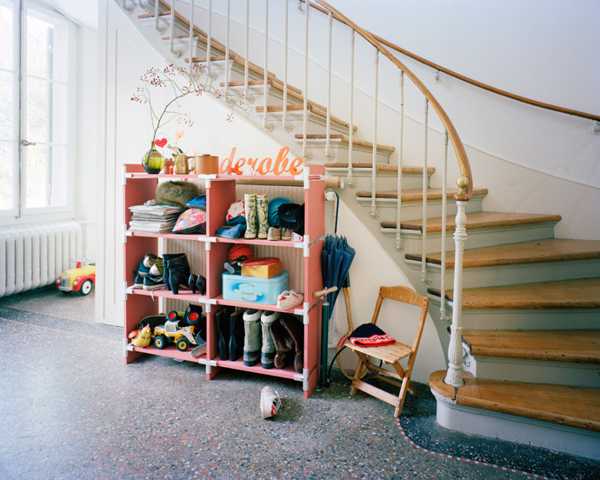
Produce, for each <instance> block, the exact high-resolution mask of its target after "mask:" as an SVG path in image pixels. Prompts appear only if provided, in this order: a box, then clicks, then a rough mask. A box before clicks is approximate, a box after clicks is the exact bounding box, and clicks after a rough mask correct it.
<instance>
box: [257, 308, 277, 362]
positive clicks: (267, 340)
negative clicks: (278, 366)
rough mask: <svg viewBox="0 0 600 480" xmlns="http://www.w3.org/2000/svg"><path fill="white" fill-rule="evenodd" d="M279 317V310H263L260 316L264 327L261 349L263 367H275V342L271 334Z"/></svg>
mask: <svg viewBox="0 0 600 480" xmlns="http://www.w3.org/2000/svg"><path fill="white" fill-rule="evenodd" d="M278 318H279V313H277V312H263V313H262V315H261V317H260V324H261V327H262V346H261V349H260V364H261V365H262V367H263V368H273V360H274V359H275V342H273V336H272V335H271V325H272V324H273V322H274V321H275V320H277V319H278Z"/></svg>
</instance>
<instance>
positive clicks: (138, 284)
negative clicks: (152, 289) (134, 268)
mask: <svg viewBox="0 0 600 480" xmlns="http://www.w3.org/2000/svg"><path fill="white" fill-rule="evenodd" d="M143 287H144V277H143V276H142V275H141V274H139V273H136V274H135V278H134V279H133V288H143Z"/></svg>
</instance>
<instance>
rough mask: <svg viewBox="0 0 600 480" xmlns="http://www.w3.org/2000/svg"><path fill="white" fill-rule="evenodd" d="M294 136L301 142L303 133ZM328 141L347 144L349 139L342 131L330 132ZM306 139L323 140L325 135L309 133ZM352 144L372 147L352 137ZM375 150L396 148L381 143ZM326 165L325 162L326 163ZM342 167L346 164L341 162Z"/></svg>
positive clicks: (369, 143) (388, 150) (364, 141)
mask: <svg viewBox="0 0 600 480" xmlns="http://www.w3.org/2000/svg"><path fill="white" fill-rule="evenodd" d="M294 137H295V138H296V140H297V141H299V142H301V141H302V139H303V138H304V135H303V134H302V133H297V134H296V135H294ZM329 137H330V141H331V142H332V143H340V144H343V145H348V144H349V143H350V139H349V137H348V136H347V135H344V134H343V133H332V134H331V135H330V136H329ZM306 138H307V140H308V141H311V140H312V141H315V140H316V141H323V142H325V141H326V140H327V135H326V134H324V133H309V134H308V135H307V136H306ZM352 145H356V146H358V147H365V148H369V149H372V148H373V143H372V142H367V141H366V140H356V139H354V138H353V139H352ZM377 150H381V151H385V152H389V153H392V152H394V151H395V150H396V147H394V146H392V145H384V144H381V143H378V144H377ZM352 165H353V166H354V165H356V164H355V163H352ZM326 166H327V164H326ZM343 166H344V167H346V166H347V164H346V163H344V164H343ZM370 166H371V164H369V167H370Z"/></svg>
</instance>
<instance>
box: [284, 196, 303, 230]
mask: <svg viewBox="0 0 600 480" xmlns="http://www.w3.org/2000/svg"><path fill="white" fill-rule="evenodd" d="M279 224H280V226H281V228H288V229H290V230H292V231H294V232H295V233H297V234H298V235H304V205H298V204H297V203H284V204H282V205H281V206H280V207H279Z"/></svg>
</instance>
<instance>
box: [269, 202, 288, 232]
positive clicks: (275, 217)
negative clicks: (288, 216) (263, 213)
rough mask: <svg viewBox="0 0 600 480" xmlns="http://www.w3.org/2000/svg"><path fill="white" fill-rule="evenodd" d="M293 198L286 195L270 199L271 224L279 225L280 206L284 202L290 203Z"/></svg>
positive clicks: (273, 225)
mask: <svg viewBox="0 0 600 480" xmlns="http://www.w3.org/2000/svg"><path fill="white" fill-rule="evenodd" d="M290 202H291V200H290V199H289V198H285V197H276V198H274V199H273V200H270V201H269V225H271V226H272V227H279V226H280V225H279V207H280V206H281V205H283V204H284V203H290Z"/></svg>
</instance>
